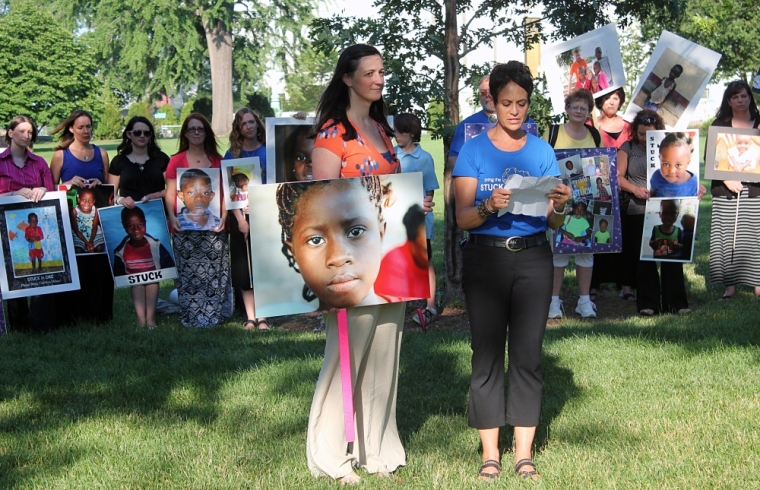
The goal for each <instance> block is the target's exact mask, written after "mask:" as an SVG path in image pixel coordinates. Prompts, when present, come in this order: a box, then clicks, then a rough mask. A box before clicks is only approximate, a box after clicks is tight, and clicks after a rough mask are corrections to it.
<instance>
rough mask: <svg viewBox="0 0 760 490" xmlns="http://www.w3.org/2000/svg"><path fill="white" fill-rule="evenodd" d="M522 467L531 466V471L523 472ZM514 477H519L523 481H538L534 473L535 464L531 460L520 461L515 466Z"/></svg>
mask: <svg viewBox="0 0 760 490" xmlns="http://www.w3.org/2000/svg"><path fill="white" fill-rule="evenodd" d="M523 466H532V467H533V469H532V470H523V469H522V467H523ZM515 475H517V476H519V477H520V478H522V479H523V480H538V478H539V476H538V472H536V463H534V462H533V460H532V459H521V460H520V461H518V462H517V464H516V465H515Z"/></svg>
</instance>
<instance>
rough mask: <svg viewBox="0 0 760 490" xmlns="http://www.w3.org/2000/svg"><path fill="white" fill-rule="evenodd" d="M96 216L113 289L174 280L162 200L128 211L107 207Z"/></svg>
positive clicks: (172, 257)
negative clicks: (101, 232)
mask: <svg viewBox="0 0 760 490" xmlns="http://www.w3.org/2000/svg"><path fill="white" fill-rule="evenodd" d="M98 213H99V214H100V217H101V222H102V223H103V234H104V235H105V242H106V251H107V253H108V261H109V263H110V264H111V272H112V273H113V281H114V284H115V285H116V287H117V288H123V287H127V286H139V285H141V284H150V283H154V282H159V281H165V280H167V279H175V278H176V277H177V268H176V266H175V262H174V253H173V252H172V246H171V238H170V236H169V228H168V227H167V226H166V214H165V212H164V202H163V200H161V199H154V200H152V201H148V202H139V203H137V204H135V207H134V208H132V209H129V208H127V207H125V206H111V207H109V208H102V209H99V210H98Z"/></svg>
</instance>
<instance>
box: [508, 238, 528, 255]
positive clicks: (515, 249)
mask: <svg viewBox="0 0 760 490" xmlns="http://www.w3.org/2000/svg"><path fill="white" fill-rule="evenodd" d="M512 240H514V241H516V242H517V243H519V244H520V245H518V246H516V247H513V246H511V245H510V242H511V241H512ZM504 246H505V247H507V250H509V251H510V252H519V251H520V250H523V249H525V239H524V238H523V237H521V236H511V237H509V238H507V239H506V240H504Z"/></svg>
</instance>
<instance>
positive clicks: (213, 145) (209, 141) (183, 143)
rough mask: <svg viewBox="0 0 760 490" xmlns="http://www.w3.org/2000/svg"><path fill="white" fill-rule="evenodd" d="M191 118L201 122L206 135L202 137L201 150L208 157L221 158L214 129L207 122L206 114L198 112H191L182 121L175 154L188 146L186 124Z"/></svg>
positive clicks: (185, 149)
mask: <svg viewBox="0 0 760 490" xmlns="http://www.w3.org/2000/svg"><path fill="white" fill-rule="evenodd" d="M193 119H195V120H196V121H200V123H201V124H203V130H204V134H205V135H206V136H205V138H204V139H203V151H204V152H206V156H208V157H209V159H210V158H211V157H216V158H218V159H220V160H221V159H222V154H221V153H219V143H217V141H216V136H215V135H214V130H213V129H211V124H209V122H208V119H206V116H204V115H203V114H201V113H199V112H193V113H192V114H190V115H189V116H187V117H186V118H185V120H184V121H183V122H182V128H181V129H180V130H179V150H178V151H177V153H175V155H178V154H180V153H182V152H184V151H187V150H188V149H189V148H190V141H188V139H187V126H188V124H190V121H192V120H193Z"/></svg>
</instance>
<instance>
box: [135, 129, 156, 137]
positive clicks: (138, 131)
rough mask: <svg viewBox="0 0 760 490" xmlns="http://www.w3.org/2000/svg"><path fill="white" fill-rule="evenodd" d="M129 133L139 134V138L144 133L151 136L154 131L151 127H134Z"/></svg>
mask: <svg viewBox="0 0 760 490" xmlns="http://www.w3.org/2000/svg"><path fill="white" fill-rule="evenodd" d="M129 134H131V135H132V136H137V137H138V138H139V137H140V136H142V135H145V136H150V135H151V134H153V131H151V130H150V129H146V130H145V131H143V130H141V129H134V130H132V131H130V132H129Z"/></svg>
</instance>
